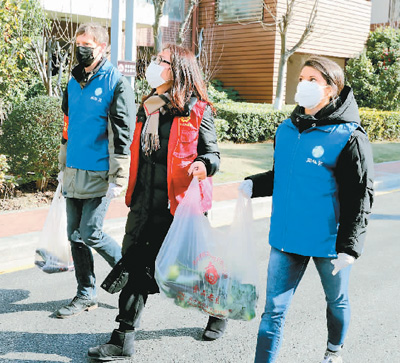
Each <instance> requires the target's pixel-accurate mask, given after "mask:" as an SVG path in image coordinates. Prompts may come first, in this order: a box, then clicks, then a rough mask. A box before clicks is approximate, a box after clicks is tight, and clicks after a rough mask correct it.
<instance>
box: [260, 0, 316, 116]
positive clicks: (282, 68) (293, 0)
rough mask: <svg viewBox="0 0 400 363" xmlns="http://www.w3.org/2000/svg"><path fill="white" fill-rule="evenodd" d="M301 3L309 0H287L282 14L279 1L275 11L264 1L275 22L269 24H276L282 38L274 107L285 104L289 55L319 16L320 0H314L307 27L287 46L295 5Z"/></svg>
mask: <svg viewBox="0 0 400 363" xmlns="http://www.w3.org/2000/svg"><path fill="white" fill-rule="evenodd" d="M301 3H307V0H286V9H285V12H284V13H283V14H282V15H279V14H278V9H277V3H276V1H275V9H274V10H275V13H274V10H273V9H271V7H270V5H267V4H266V3H264V9H265V10H266V11H267V12H268V14H269V15H270V16H271V17H272V19H273V20H274V22H273V23H272V24H268V26H269V27H272V26H273V25H275V26H276V29H277V31H278V32H279V35H280V38H281V51H280V59H279V67H278V81H277V87H276V94H275V102H274V108H275V109H281V108H282V104H283V94H284V81H285V78H286V69H287V61H288V59H289V57H290V56H291V55H292V54H293V53H295V52H296V50H297V49H299V48H300V47H301V46H302V45H303V44H304V42H305V41H306V40H307V38H308V37H309V36H310V34H311V33H312V32H313V30H314V26H315V21H316V18H317V10H318V4H319V0H314V3H313V7H312V9H311V12H310V14H309V18H308V21H307V23H306V25H305V28H304V30H303V32H302V34H301V36H300V38H299V39H298V40H297V42H296V43H295V44H294V45H293V46H292V47H291V48H290V49H288V48H287V32H288V30H289V27H290V25H291V23H292V22H293V17H294V13H295V7H296V6H297V5H299V4H301ZM262 26H263V29H265V30H268V29H266V26H267V24H266V23H262Z"/></svg>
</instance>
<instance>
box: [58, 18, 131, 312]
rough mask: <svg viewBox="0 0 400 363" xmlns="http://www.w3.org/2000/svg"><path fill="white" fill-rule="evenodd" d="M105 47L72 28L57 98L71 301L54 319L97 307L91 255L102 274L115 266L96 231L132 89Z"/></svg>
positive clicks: (123, 144) (121, 183)
mask: <svg viewBox="0 0 400 363" xmlns="http://www.w3.org/2000/svg"><path fill="white" fill-rule="evenodd" d="M107 47H108V32H107V30H106V29H105V28H103V27H102V26H100V25H98V24H93V23H90V24H83V25H81V26H80V27H79V28H78V30H77V32H76V59H77V61H78V64H77V66H76V67H75V68H74V69H73V70H72V78H71V80H70V81H69V82H68V85H67V88H66V90H65V93H64V95H63V102H62V110H63V112H64V115H65V116H64V131H63V138H62V143H61V149H60V156H59V161H60V169H61V172H60V175H59V180H60V182H62V183H63V194H64V196H65V197H66V204H67V221H68V226H67V234H68V239H69V241H70V242H71V250H72V257H73V260H74V266H75V276H76V280H77V283H78V288H77V294H76V296H75V297H74V298H73V299H72V301H71V302H70V303H69V304H68V305H66V306H64V307H62V308H61V309H59V310H58V311H57V312H56V316H57V317H58V318H68V317H71V316H75V315H78V314H79V313H81V312H83V311H89V310H91V309H95V308H96V307H97V297H96V286H95V274H94V265H93V255H92V251H91V248H94V249H95V250H96V251H97V252H98V253H99V255H100V256H102V257H103V258H104V259H105V260H106V261H107V262H108V263H109V265H110V266H114V265H115V264H116V263H117V262H118V261H119V259H120V258H121V247H120V245H119V244H118V243H117V242H116V241H115V240H114V239H112V238H111V237H110V236H108V235H107V234H106V233H104V232H103V231H102V229H103V221H104V217H105V214H106V212H107V209H108V206H109V204H110V200H111V199H112V198H115V197H117V196H119V195H120V194H121V192H122V190H123V189H124V187H125V186H126V184H127V180H128V179H127V178H128V172H129V160H130V159H129V147H130V144H131V141H132V135H133V131H134V128H135V113H136V112H135V99H134V92H133V89H132V87H131V86H130V84H129V82H128V80H127V79H126V78H125V77H124V76H122V75H121V74H120V73H119V72H118V70H117V69H116V68H115V67H114V66H113V65H112V64H111V63H110V62H109V61H108V60H107V59H106V58H105V56H104V54H105V52H106V49H107Z"/></svg>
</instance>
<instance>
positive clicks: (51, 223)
mask: <svg viewBox="0 0 400 363" xmlns="http://www.w3.org/2000/svg"><path fill="white" fill-rule="evenodd" d="M61 186H62V185H61V183H59V184H58V186H57V190H56V192H55V193H54V197H53V201H52V202H51V206H50V209H49V213H48V214H47V217H46V221H45V223H44V226H43V229H42V232H41V234H40V240H39V244H38V247H37V249H36V254H35V265H37V266H38V267H39V268H40V269H41V270H43V271H44V272H46V273H55V272H63V271H71V270H73V262H72V256H71V248H70V244H69V241H68V237H67V212H66V203H65V198H64V196H63V195H62V192H61Z"/></svg>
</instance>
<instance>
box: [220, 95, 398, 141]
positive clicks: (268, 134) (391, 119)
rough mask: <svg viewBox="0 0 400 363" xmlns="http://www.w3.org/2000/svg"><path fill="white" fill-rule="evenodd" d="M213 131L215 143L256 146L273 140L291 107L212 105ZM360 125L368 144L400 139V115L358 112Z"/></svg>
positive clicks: (385, 112)
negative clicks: (215, 135) (213, 108)
mask: <svg viewBox="0 0 400 363" xmlns="http://www.w3.org/2000/svg"><path fill="white" fill-rule="evenodd" d="M215 107H216V109H217V118H216V119H215V121H214V123H215V128H216V132H217V137H218V141H224V140H231V141H233V142H238V143H245V142H259V141H265V140H273V138H274V136H275V132H276V129H277V127H278V126H279V125H280V124H281V123H282V121H283V120H285V119H286V118H288V117H289V116H290V114H291V112H292V110H293V109H294V106H290V105H287V106H284V109H283V110H282V111H276V110H274V109H273V107H272V105H270V104H255V103H243V102H241V103H235V102H230V103H222V104H220V103H219V104H215ZM360 118H361V125H362V126H363V127H364V129H365V130H366V132H367V134H368V137H369V140H370V141H378V140H379V141H384V140H385V141H389V140H396V139H400V112H398V111H379V110H376V109H368V108H360Z"/></svg>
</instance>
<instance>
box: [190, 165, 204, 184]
mask: <svg viewBox="0 0 400 363" xmlns="http://www.w3.org/2000/svg"><path fill="white" fill-rule="evenodd" d="M188 175H193V176H196V177H197V178H198V179H199V181H202V180H204V179H205V178H207V169H206V166H205V165H204V163H203V162H202V161H195V162H194V163H192V165H190V168H189V170H188Z"/></svg>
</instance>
